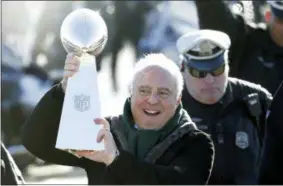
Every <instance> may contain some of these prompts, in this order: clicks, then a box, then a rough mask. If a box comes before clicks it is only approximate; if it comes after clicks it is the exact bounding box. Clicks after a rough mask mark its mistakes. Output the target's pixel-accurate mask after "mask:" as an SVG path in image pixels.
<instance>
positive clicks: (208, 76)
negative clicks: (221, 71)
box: [204, 73, 214, 84]
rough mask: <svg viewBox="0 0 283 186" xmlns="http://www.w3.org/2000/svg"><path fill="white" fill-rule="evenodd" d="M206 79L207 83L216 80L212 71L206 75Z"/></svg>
mask: <svg viewBox="0 0 283 186" xmlns="http://www.w3.org/2000/svg"><path fill="white" fill-rule="evenodd" d="M204 81H205V83H207V84H211V83H213V82H214V77H213V76H212V75H211V74H210V73H208V74H207V75H206V76H205V77H204Z"/></svg>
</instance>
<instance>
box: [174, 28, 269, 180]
mask: <svg viewBox="0 0 283 186" xmlns="http://www.w3.org/2000/svg"><path fill="white" fill-rule="evenodd" d="M230 44H231V41H230V38H229V36H228V35H227V34H225V33H223V32H220V31H215V30H197V31H193V32H188V33H186V34H185V35H183V36H181V37H180V38H179V39H178V41H177V48H178V51H179V53H180V57H181V71H182V73H183V76H184V82H185V86H186V87H185V88H184V91H183V94H182V102H183V106H184V108H185V109H186V110H187V111H188V113H189V114H190V115H191V117H192V120H193V121H194V122H195V123H196V125H197V126H198V128H199V129H201V130H203V131H204V132H206V133H208V134H210V135H211V137H212V140H213V141H214V144H215V162H214V167H213V171H212V174H211V178H210V181H209V184H256V175H257V166H258V161H259V154H260V151H261V140H262V134H263V130H264V121H265V113H266V111H267V106H268V104H269V103H270V101H271V99H272V96H271V94H270V93H269V92H268V91H267V90H266V89H264V88H263V87H261V86H260V85H258V84H254V83H250V82H247V81H244V80H240V79H236V78H231V77H228V73H229V64H228V50H229V47H230Z"/></svg>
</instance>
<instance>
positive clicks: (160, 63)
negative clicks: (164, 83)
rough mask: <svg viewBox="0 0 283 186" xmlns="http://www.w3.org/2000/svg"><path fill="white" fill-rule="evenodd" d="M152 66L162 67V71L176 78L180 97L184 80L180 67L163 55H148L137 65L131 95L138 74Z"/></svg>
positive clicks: (132, 79) (132, 80)
mask: <svg viewBox="0 0 283 186" xmlns="http://www.w3.org/2000/svg"><path fill="white" fill-rule="evenodd" d="M150 66H157V67H160V68H161V69H164V70H166V71H168V72H169V73H170V74H171V75H172V76H173V77H175V79H176V89H177V90H176V91H177V96H180V95H181V94H182V91H183V85H184V80H183V76H182V74H181V72H180V69H179V67H178V65H177V64H176V63H175V62H174V61H172V60H171V59H169V58H167V57H166V56H165V55H164V54H161V53H152V54H147V55H145V56H144V57H143V58H141V59H140V60H139V61H138V62H137V63H136V65H135V67H134V72H133V76H132V78H131V81H130V87H129V88H130V94H132V93H133V89H134V86H135V80H136V76H137V74H139V73H140V72H142V71H143V70H144V69H146V68H147V67H150Z"/></svg>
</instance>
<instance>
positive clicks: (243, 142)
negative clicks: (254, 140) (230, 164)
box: [235, 131, 249, 149]
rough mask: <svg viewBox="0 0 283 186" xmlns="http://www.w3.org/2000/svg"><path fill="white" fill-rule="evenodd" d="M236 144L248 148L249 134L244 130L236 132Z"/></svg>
mask: <svg viewBox="0 0 283 186" xmlns="http://www.w3.org/2000/svg"><path fill="white" fill-rule="evenodd" d="M235 144H236V146H238V147H239V148H241V149H246V148H248V147H249V135H248V134H247V133H246V132H243V131H238V132H236V138H235Z"/></svg>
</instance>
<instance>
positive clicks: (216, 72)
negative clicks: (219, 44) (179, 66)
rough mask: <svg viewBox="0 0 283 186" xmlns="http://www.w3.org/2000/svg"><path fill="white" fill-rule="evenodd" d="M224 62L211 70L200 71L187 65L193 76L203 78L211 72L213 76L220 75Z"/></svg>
mask: <svg viewBox="0 0 283 186" xmlns="http://www.w3.org/2000/svg"><path fill="white" fill-rule="evenodd" d="M225 66H226V65H225V64H223V65H221V66H220V67H219V68H217V69H215V70H213V71H200V70H198V69H196V68H192V67H188V71H189V73H190V74H191V75H192V76H193V77H195V78H205V77H206V76H207V74H208V73H209V74H211V75H212V76H214V77H217V76H220V75H222V74H223V73H224V71H225Z"/></svg>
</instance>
